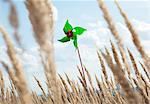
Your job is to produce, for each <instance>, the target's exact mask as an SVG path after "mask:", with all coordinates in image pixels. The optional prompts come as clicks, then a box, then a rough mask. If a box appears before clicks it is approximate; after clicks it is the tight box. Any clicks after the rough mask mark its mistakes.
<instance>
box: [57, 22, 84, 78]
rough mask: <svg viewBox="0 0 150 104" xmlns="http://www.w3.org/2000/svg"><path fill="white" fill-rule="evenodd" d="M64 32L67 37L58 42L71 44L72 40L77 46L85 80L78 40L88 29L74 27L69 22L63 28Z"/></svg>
mask: <svg viewBox="0 0 150 104" xmlns="http://www.w3.org/2000/svg"><path fill="white" fill-rule="evenodd" d="M63 31H64V33H65V35H66V36H65V37H63V38H62V39H60V40H58V41H60V42H62V43H65V42H69V41H70V40H73V44H74V46H75V48H76V49H77V52H78V56H79V60H80V64H81V68H82V74H83V77H84V78H85V75H84V68H83V64H82V59H81V55H80V51H79V48H78V42H77V39H78V36H79V35H82V34H83V33H84V32H85V31H86V29H85V28H83V27H79V26H77V27H74V28H73V27H72V26H71V24H70V23H69V21H68V20H67V21H66V23H65V26H64V28H63Z"/></svg>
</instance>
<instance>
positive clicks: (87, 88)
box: [0, 0, 150, 104]
mask: <svg viewBox="0 0 150 104" xmlns="http://www.w3.org/2000/svg"><path fill="white" fill-rule="evenodd" d="M8 1H9V2H10V1H11V0H8ZM10 3H11V5H13V4H12V2H10ZM115 3H116V4H117V7H118V9H119V11H120V14H121V15H122V17H123V18H124V20H125V22H126V25H127V28H128V29H129V31H130V32H131V34H132V40H133V43H134V44H135V46H136V47H137V50H138V51H139V53H141V56H142V58H143V62H138V61H137V60H136V59H135V56H134V55H133V53H132V50H130V49H127V50H128V51H127V52H126V51H125V49H124V44H123V43H122V40H121V37H120V36H119V32H118V30H117V28H116V26H115V23H114V22H113V19H112V17H111V15H110V13H109V10H108V9H107V6H106V5H105V3H104V1H102V0H98V4H99V7H100V9H101V11H102V12H103V16H104V19H105V20H106V22H107V24H108V28H109V29H110V31H111V33H112V35H113V36H114V37H115V39H116V41H117V42H116V43H113V42H112V41H110V44H111V51H109V50H108V49H107V48H105V52H102V51H99V50H98V51H97V57H98V59H99V63H100V66H101V69H102V73H101V75H99V76H101V78H102V80H100V79H99V78H98V75H95V80H96V84H94V81H93V80H92V78H91V75H90V72H89V71H88V69H87V68H86V66H84V67H83V68H84V70H85V73H84V74H85V75H83V73H82V72H81V70H82V69H80V68H79V67H78V66H77V69H78V71H79V76H78V79H79V81H72V80H71V78H69V76H68V75H67V74H65V76H66V77H62V75H60V74H57V72H56V67H55V61H54V55H53V54H54V46H53V37H54V36H53V29H54V19H53V4H52V3H51V2H49V1H48V0H26V2H25V5H26V7H27V10H28V12H29V19H30V22H31V25H32V27H33V31H34V33H35V34H34V38H35V39H36V42H37V43H38V45H39V47H40V50H39V51H40V56H39V57H40V58H41V62H42V65H43V69H44V72H45V76H46V84H47V88H48V92H46V90H45V89H44V88H43V85H42V84H41V81H40V80H38V77H35V76H33V77H34V79H35V81H36V82H37V86H38V87H39V88H40V90H41V95H38V94H37V92H34V91H31V92H30V91H29V89H28V84H27V80H26V78H25V77H26V76H25V74H24V71H23V70H24V69H23V67H22V63H21V61H20V58H19V57H18V56H17V54H16V52H15V49H14V45H13V41H12V39H11V38H10V36H9V34H8V33H7V30H6V29H4V27H2V26H1V27H0V32H1V35H2V37H3V39H4V41H5V44H6V47H7V55H8V56H9V58H10V61H11V64H12V67H11V66H10V65H8V64H7V63H6V62H4V61H1V60H0V63H1V65H2V66H3V67H2V70H6V72H7V73H8V75H9V80H10V87H8V88H7V87H5V80H4V74H3V73H2V71H1V70H0V104H150V76H149V71H148V68H149V66H150V64H149V62H147V61H146V60H149V58H147V56H148V55H147V54H146V52H145V51H144V49H143V47H142V45H141V43H140V40H139V37H138V34H137V32H136V30H135V29H134V28H133V26H132V24H131V22H130V21H129V19H128V17H127V15H126V14H125V13H124V11H123V10H122V9H121V6H120V5H119V4H118V2H115ZM11 9H13V10H11V12H14V11H15V6H14V5H13V7H12V8H11ZM11 15H12V13H11ZM13 15H14V14H13ZM11 18H14V19H11ZM16 22H17V14H16V13H15V16H12V17H10V23H11V24H12V26H13V27H14V29H18V25H17V23H16ZM16 41H18V40H17V39H16ZM18 42H19V41H18ZM111 53H112V55H111ZM119 54H120V56H121V58H120V56H119ZM127 55H128V56H129V58H127ZM113 60H114V61H115V62H114V61H113ZM106 64H107V65H108V66H109V68H110V69H111V71H112V73H113V75H112V76H109V75H108V73H109V72H107V71H108V70H107V68H108V67H107V65H106ZM129 64H131V65H130V66H129ZM137 64H139V65H141V66H142V69H141V68H139V67H138V65H137ZM131 69H134V72H135V76H136V78H134V77H132V76H133V75H132V74H133V73H131ZM140 70H143V72H145V76H144V75H143V74H142V73H141V71H140ZM109 77H110V79H109ZM117 85H120V88H119V89H116V86H117Z"/></svg>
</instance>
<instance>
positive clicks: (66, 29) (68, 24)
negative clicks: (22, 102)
mask: <svg viewBox="0 0 150 104" xmlns="http://www.w3.org/2000/svg"><path fill="white" fill-rule="evenodd" d="M72 29H73V27H72V26H71V24H70V23H69V21H68V20H67V21H66V24H65V26H64V28H63V30H64V32H65V33H67V32H68V31H69V30H72Z"/></svg>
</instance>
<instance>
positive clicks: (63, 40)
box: [58, 36, 70, 43]
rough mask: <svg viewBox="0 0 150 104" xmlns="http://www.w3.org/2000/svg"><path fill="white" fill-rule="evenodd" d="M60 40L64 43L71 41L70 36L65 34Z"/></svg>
mask: <svg viewBox="0 0 150 104" xmlns="http://www.w3.org/2000/svg"><path fill="white" fill-rule="evenodd" d="M58 41H60V42H62V43H64V42H68V41H70V38H68V37H67V36H65V37H63V38H62V39H60V40H58Z"/></svg>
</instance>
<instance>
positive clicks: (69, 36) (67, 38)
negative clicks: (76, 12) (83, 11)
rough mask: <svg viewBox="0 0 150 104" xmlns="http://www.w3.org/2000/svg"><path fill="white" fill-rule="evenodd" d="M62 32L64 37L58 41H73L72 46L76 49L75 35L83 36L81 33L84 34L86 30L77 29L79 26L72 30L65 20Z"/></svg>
mask: <svg viewBox="0 0 150 104" xmlns="http://www.w3.org/2000/svg"><path fill="white" fill-rule="evenodd" d="M63 31H64V33H65V34H66V36H65V37H63V38H62V39H60V40H58V41H60V42H62V43H65V42H68V41H70V40H73V44H74V46H75V48H76V49H77V48H78V42H77V35H81V34H83V32H85V31H86V29H84V28H82V27H79V26H77V27H74V28H73V27H72V26H71V24H70V23H69V21H68V20H67V21H66V23H65V26H64V28H63Z"/></svg>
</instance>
